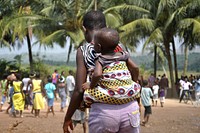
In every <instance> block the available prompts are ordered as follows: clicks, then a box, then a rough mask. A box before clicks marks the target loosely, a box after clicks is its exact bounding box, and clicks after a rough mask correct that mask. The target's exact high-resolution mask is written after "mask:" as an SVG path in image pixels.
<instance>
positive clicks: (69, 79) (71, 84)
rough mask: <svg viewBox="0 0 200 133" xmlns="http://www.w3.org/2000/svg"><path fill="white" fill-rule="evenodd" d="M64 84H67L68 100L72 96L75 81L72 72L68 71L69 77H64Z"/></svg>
mask: <svg viewBox="0 0 200 133" xmlns="http://www.w3.org/2000/svg"><path fill="white" fill-rule="evenodd" d="M66 84H67V89H68V91H69V96H70V98H72V94H73V92H74V87H75V79H74V76H73V71H72V70H69V75H68V76H67V77H66Z"/></svg>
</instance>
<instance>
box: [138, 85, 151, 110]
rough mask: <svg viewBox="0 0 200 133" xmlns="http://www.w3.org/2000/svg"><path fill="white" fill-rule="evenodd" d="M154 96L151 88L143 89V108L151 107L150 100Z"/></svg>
mask: <svg viewBox="0 0 200 133" xmlns="http://www.w3.org/2000/svg"><path fill="white" fill-rule="evenodd" d="M152 96H153V93H152V91H151V89H150V88H148V87H142V92H141V101H142V104H143V106H151V100H150V98H151V97H152Z"/></svg>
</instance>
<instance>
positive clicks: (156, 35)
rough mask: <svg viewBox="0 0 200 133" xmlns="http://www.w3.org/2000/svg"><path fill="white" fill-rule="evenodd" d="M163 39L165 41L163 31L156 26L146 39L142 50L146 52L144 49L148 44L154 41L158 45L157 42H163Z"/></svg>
mask: <svg viewBox="0 0 200 133" xmlns="http://www.w3.org/2000/svg"><path fill="white" fill-rule="evenodd" d="M162 41H163V35H162V31H161V29H160V28H156V29H155V30H154V31H153V32H152V33H151V35H150V36H149V37H148V38H147V40H146V41H145V43H144V45H143V48H142V52H144V50H145V48H146V47H147V45H148V44H150V43H153V44H155V45H157V44H159V43H161V42H162Z"/></svg>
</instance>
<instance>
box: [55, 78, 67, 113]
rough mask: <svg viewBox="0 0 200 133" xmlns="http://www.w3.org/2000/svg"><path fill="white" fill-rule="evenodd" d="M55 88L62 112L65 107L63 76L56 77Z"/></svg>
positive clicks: (65, 88) (65, 90)
mask: <svg viewBox="0 0 200 133" xmlns="http://www.w3.org/2000/svg"><path fill="white" fill-rule="evenodd" d="M57 89H58V94H59V97H60V99H61V104H60V112H64V108H65V107H66V102H67V86H66V83H65V78H64V76H60V78H59V79H58V84H57Z"/></svg>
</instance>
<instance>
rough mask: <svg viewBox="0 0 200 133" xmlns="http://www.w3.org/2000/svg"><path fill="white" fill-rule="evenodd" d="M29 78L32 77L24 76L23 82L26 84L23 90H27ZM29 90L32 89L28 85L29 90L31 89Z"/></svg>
mask: <svg viewBox="0 0 200 133" xmlns="http://www.w3.org/2000/svg"><path fill="white" fill-rule="evenodd" d="M29 80H30V78H23V79H22V82H23V84H24V86H23V91H25V90H26V88H27V85H28V81H29ZM29 90H30V86H28V91H29Z"/></svg>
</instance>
